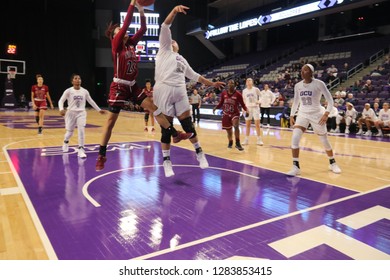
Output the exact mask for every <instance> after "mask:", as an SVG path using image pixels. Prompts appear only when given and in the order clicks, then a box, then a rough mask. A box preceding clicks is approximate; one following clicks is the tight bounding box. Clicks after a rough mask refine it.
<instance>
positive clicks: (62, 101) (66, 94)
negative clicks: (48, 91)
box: [58, 90, 68, 111]
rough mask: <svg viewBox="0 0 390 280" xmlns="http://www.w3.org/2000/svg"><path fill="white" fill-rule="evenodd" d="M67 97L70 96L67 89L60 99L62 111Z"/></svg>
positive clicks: (59, 107)
mask: <svg viewBox="0 0 390 280" xmlns="http://www.w3.org/2000/svg"><path fill="white" fill-rule="evenodd" d="M67 98H68V90H65V91H64V93H63V94H62V96H61V98H60V100H58V109H59V110H60V111H62V110H64V103H65V100H66V99H67Z"/></svg>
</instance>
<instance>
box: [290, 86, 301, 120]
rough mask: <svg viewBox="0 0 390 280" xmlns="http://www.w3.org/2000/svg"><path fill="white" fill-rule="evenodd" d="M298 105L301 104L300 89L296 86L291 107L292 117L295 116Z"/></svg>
mask: <svg viewBox="0 0 390 280" xmlns="http://www.w3.org/2000/svg"><path fill="white" fill-rule="evenodd" d="M298 106H299V96H298V90H297V87H294V101H293V104H292V107H291V112H290V117H294V115H295V113H296V112H297V110H298Z"/></svg>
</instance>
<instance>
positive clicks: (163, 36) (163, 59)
mask: <svg viewBox="0 0 390 280" xmlns="http://www.w3.org/2000/svg"><path fill="white" fill-rule="evenodd" d="M159 41H160V49H159V51H158V53H157V56H156V69H155V77H154V78H155V80H156V83H164V84H167V85H170V86H174V87H179V86H183V85H185V82H186V80H185V78H186V77H187V78H188V79H190V80H193V81H196V82H197V81H198V79H199V77H200V74H198V73H196V72H195V71H194V70H193V69H192V68H191V66H190V65H189V64H188V62H187V60H186V59H185V58H184V57H182V56H181V55H180V54H178V53H176V52H174V51H173V50H172V34H171V29H170V25H167V24H165V23H163V24H162V25H161V30H160V37H159Z"/></svg>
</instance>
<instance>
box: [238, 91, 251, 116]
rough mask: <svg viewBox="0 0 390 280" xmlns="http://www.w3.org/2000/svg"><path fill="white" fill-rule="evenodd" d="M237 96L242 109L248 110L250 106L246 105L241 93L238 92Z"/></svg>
mask: <svg viewBox="0 0 390 280" xmlns="http://www.w3.org/2000/svg"><path fill="white" fill-rule="evenodd" d="M237 96H238V102H239V103H240V105H241V107H242V109H244V111H248V108H247V107H246V106H245V103H244V99H243V98H242V95H241V93H239V92H238V94H237Z"/></svg>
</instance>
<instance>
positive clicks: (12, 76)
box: [8, 70, 16, 79]
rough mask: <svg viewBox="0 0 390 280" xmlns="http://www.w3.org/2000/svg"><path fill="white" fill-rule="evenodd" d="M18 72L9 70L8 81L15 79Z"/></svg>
mask: <svg viewBox="0 0 390 280" xmlns="http://www.w3.org/2000/svg"><path fill="white" fill-rule="evenodd" d="M15 76H16V71H14V70H8V79H15Z"/></svg>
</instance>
